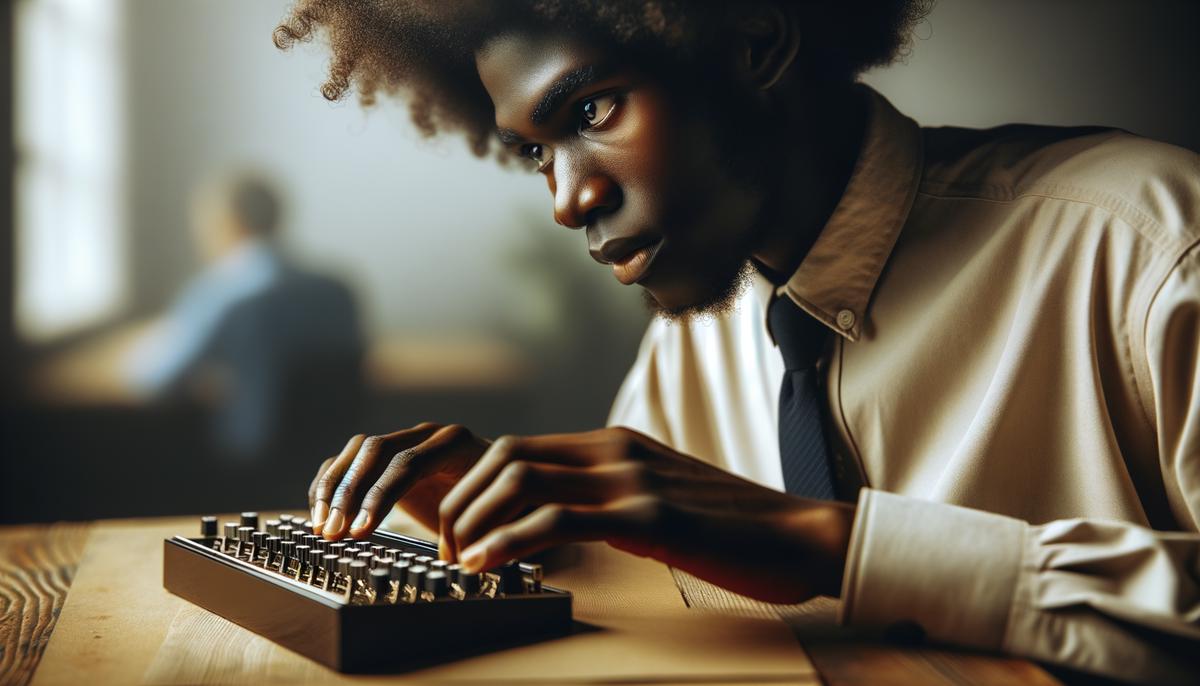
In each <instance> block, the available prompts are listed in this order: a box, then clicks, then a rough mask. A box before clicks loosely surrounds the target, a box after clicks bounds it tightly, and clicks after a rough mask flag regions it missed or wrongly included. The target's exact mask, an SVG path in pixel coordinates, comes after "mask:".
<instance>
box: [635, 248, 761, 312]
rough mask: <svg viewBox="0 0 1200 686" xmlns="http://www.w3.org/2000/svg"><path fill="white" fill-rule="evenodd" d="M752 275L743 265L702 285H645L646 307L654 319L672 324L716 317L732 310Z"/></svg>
mask: <svg viewBox="0 0 1200 686" xmlns="http://www.w3.org/2000/svg"><path fill="white" fill-rule="evenodd" d="M753 273H754V267H753V266H752V265H751V264H750V262H748V261H747V262H743V263H741V265H740V266H739V267H738V268H737V269H736V270H734V271H733V273H732V274H730V275H728V276H726V277H725V278H721V279H711V280H706V281H705V282H704V283H669V284H645V285H644V286H643V288H644V289H645V290H644V291H643V295H644V299H645V303H646V307H647V309H649V310H650V312H651V313H652V314H653V315H654V316H656V317H661V318H662V319H666V320H667V321H673V322H676V321H683V320H686V319H691V318H694V317H720V316H723V315H725V314H728V313H729V311H730V310H732V309H733V308H734V306H735V304H736V303H737V300H738V297H739V296H741V295H742V293H743V292H745V290H746V288H747V286H749V285H750V276H751V275H752V274H753Z"/></svg>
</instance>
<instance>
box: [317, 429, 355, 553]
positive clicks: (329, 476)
mask: <svg viewBox="0 0 1200 686" xmlns="http://www.w3.org/2000/svg"><path fill="white" fill-rule="evenodd" d="M366 438H367V437H366V436H364V435H363V434H356V435H354V436H351V437H350V440H349V441H347V442H346V447H344V448H342V452H340V453H338V456H337V457H335V458H334V459H333V462H331V463H329V465H328V466H326V467H324V468H323V469H322V470H321V472H320V473H319V474H317V478H316V480H315V481H314V483H313V486H312V488H311V490H312V495H311V496H310V497H309V500H311V501H312V510H313V511H312V522H313V533H316V534H320V533H321V531H322V529H323V528H324V526H325V520H326V518H327V517H328V516H329V500H330V498H332V497H333V489H334V488H336V487H337V485H338V483H340V482H341V480H342V475H343V474H345V473H346V470H347V469H349V468H350V463H351V462H352V461H353V460H354V456H355V455H356V454H357V453H358V448H359V446H361V445H362V443H363V441H364V440H366Z"/></svg>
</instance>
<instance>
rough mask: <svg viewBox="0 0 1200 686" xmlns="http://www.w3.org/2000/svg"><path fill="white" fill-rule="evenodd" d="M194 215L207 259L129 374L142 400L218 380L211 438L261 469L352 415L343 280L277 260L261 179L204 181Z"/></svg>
mask: <svg viewBox="0 0 1200 686" xmlns="http://www.w3.org/2000/svg"><path fill="white" fill-rule="evenodd" d="M191 215H192V216H191V219H192V226H191V228H192V238H193V241H194V243H195V245H196V247H197V249H198V252H199V254H200V255H201V257H202V259H203V261H204V264H205V267H204V269H203V271H202V272H201V273H200V274H198V275H197V276H196V277H194V278H193V279H192V280H191V281H190V282H189V283H188V285H187V287H186V288H185V289H184V291H183V292H182V293H181V294H180V296H179V298H178V299H177V301H176V303H175V304H174V306H173V307H172V308H171V311H170V312H169V313H168V315H167V316H166V317H165V318H164V319H163V321H162V322H161V323H160V324H159V326H158V327H157V328H156V329H155V330H153V331H152V332H151V333H150V334H149V335H147V336H146V337H144V338H143V339H142V340H141V341H140V342H139V344H138V345H136V346H135V348H134V349H133V350H132V351H131V354H130V355H129V358H128V361H127V368H128V374H129V378H130V380H131V382H132V383H133V384H134V386H135V387H136V388H137V389H138V390H140V391H141V392H142V393H143V394H145V395H147V396H149V397H163V396H167V395H170V394H172V393H176V392H179V391H183V390H186V389H188V388H189V387H195V386H201V387H204V386H205V384H206V382H205V380H206V379H215V380H216V381H217V382H218V383H216V384H208V385H210V386H212V385H216V386H218V389H217V390H218V393H219V394H220V396H221V397H220V402H219V403H218V411H217V412H216V414H215V416H214V422H215V425H214V443H215V445H216V447H217V448H218V451H219V452H220V453H222V455H223V457H224V458H225V465H224V467H225V469H226V470H230V469H234V470H241V471H246V470H247V469H249V470H250V471H255V470H257V471H261V472H262V476H266V474H267V471H268V470H269V468H270V467H271V466H272V465H269V464H267V463H268V462H269V461H270V460H271V459H272V458H273V457H275V456H276V455H277V454H279V453H281V452H291V451H294V450H295V449H296V448H297V446H298V445H312V442H313V441H316V442H317V443H318V444H320V443H321V442H323V441H322V440H321V439H322V437H323V434H327V433H330V432H331V431H333V432H344V431H345V429H346V427H347V426H352V425H353V423H354V422H355V421H356V420H357V416H356V415H355V414H354V410H355V408H356V407H357V402H358V396H359V394H360V392H361V381H360V374H359V366H360V361H361V357H362V348H363V342H362V337H361V332H360V330H359V328H360V327H359V323H358V315H357V308H356V306H355V303H354V298H353V296H352V294H351V293H350V291H349V290H348V289H347V288H346V287H345V286H344V285H342V284H341V283H339V282H338V281H336V280H334V279H331V278H330V277H327V276H323V275H320V274H316V273H312V272H310V271H308V270H306V269H302V268H300V267H299V266H297V265H295V264H293V263H292V261H291V260H288V259H286V258H285V256H284V254H283V251H282V249H281V248H280V246H279V244H278V231H279V224H280V215H281V204H280V201H279V197H278V194H277V192H276V191H275V189H274V188H273V187H272V186H271V185H270V184H269V183H268V182H267V181H266V180H264V179H263V178H261V177H260V176H258V175H255V174H248V173H239V174H231V175H227V176H223V177H220V178H214V179H211V180H209V181H208V182H206V183H204V184H202V185H201V186H200V187H199V188H198V189H197V191H196V192H195V194H194V196H193V199H192V207H191ZM316 398H320V399H319V400H315V399H316ZM326 427H328V428H326ZM344 436H345V434H344V433H342V434H341V436H339V437H338V438H337V439H336V440H337V441H338V442H340V441H341V440H342V439H343V438H344ZM329 438H330V437H329V436H324V439H325V442H327V441H328V440H329ZM285 445H286V448H285ZM275 467H278V465H275ZM274 471H276V472H278V471H279V470H278V469H275V470H274ZM247 476H248V474H247ZM275 478H278V477H275ZM259 487H261V485H259V486H256V488H259Z"/></svg>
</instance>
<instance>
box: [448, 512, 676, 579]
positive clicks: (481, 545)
mask: <svg viewBox="0 0 1200 686" xmlns="http://www.w3.org/2000/svg"><path fill="white" fill-rule="evenodd" d="M660 508H661V506H660V505H659V504H658V502H657V501H656V500H655V499H651V498H644V497H636V498H626V499H625V500H624V501H621V502H620V503H614V504H613V505H610V506H606V507H599V508H598V507H590V506H585V505H556V504H551V505H543V506H541V507H539V508H538V509H537V510H534V511H533V513H531V514H529V515H527V516H525V517H522V518H521V519H518V520H517V521H515V522H513V523H512V524H507V525H505V526H502V527H500V528H498V529H495V530H494V531H492V532H491V533H489V534H488V535H487V536H484V537H483V538H482V539H481V540H479V541H478V542H477V543H475V544H474V545H472V546H470V547H469V548H467V549H466V550H464V551H463V554H462V566H463V570H464V571H466V572H467V573H469V574H477V573H479V572H481V571H483V570H485V569H491V568H492V567H495V566H497V565H500V564H503V563H505V562H507V561H509V560H513V559H519V558H523V557H528V556H529V555H532V554H534V553H536V552H539V551H541V550H544V549H546V548H549V547H551V546H556V545H562V544H564V543H573V542H578V541H598V540H611V539H631V538H645V537H646V536H650V535H652V534H653V529H652V527H651V524H652V521H653V518H654V517H656V516H658V511H659V509H660Z"/></svg>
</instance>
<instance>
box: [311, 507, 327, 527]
mask: <svg viewBox="0 0 1200 686" xmlns="http://www.w3.org/2000/svg"><path fill="white" fill-rule="evenodd" d="M328 516H329V506H328V505H326V504H325V501H324V500H318V501H317V504H316V505H313V509H312V523H313V531H315V532H317V533H320V532H321V527H322V526H324V525H325V518H326V517H328Z"/></svg>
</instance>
